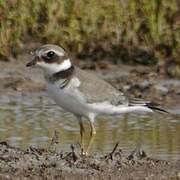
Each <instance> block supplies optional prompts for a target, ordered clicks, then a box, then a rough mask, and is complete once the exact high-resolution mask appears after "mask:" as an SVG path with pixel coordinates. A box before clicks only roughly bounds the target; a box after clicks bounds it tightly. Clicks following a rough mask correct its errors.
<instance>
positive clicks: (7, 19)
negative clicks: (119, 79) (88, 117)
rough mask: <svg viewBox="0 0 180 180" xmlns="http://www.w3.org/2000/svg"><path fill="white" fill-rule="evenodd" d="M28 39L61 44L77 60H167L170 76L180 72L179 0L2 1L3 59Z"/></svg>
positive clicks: (0, 38)
mask: <svg viewBox="0 0 180 180" xmlns="http://www.w3.org/2000/svg"><path fill="white" fill-rule="evenodd" d="M30 42H35V43H36V42H40V43H41V44H43V43H55V44H61V45H62V46H63V47H65V48H67V49H68V50H69V51H70V52H72V53H73V54H74V55H76V57H78V58H80V59H86V58H88V59H92V60H100V59H107V60H111V62H113V63H128V64H129V63H130V64H132V63H141V64H159V65H160V66H161V65H166V66H167V68H170V67H173V68H172V69H173V70H171V69H170V70H169V73H170V75H173V73H174V72H176V71H178V72H179V74H180V68H179V64H180V50H179V49H180V1H179V0H151V1H147V0H111V1H104V0H98V1H97V0H90V1H89V0H52V1H50V0H29V1H24V0H0V56H1V59H6V57H9V56H10V55H16V54H17V53H19V50H21V49H22V47H26V46H27V47H28V44H29V43H30ZM171 71H172V72H171ZM173 76H174V75H173Z"/></svg>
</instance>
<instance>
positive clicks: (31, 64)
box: [26, 56, 38, 67]
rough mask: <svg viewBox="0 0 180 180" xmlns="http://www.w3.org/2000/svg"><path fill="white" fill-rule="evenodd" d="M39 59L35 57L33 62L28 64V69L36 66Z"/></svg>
mask: <svg viewBox="0 0 180 180" xmlns="http://www.w3.org/2000/svg"><path fill="white" fill-rule="evenodd" d="M37 59H38V57H37V56H35V57H34V58H33V60H31V61H30V62H28V63H27V64H26V66H27V67H32V66H35V65H36V63H37Z"/></svg>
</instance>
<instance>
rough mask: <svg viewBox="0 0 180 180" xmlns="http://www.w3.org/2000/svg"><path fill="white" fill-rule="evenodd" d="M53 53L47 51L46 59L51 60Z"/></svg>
mask: <svg viewBox="0 0 180 180" xmlns="http://www.w3.org/2000/svg"><path fill="white" fill-rule="evenodd" d="M54 54H55V53H54V52H53V51H49V52H48V53H47V57H48V58H52V57H53V56H54Z"/></svg>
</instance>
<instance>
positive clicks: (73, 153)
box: [71, 144, 78, 162]
mask: <svg viewBox="0 0 180 180" xmlns="http://www.w3.org/2000/svg"><path fill="white" fill-rule="evenodd" d="M71 150H72V152H71V153H72V158H73V161H74V162H75V161H76V160H77V159H78V156H77V155H76V153H75V147H74V145H73V144H71Z"/></svg>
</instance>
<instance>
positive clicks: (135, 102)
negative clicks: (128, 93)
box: [129, 98, 168, 113]
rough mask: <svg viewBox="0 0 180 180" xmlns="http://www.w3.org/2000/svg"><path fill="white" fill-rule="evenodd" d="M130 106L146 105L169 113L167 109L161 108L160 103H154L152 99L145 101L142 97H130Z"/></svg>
mask: <svg viewBox="0 0 180 180" xmlns="http://www.w3.org/2000/svg"><path fill="white" fill-rule="evenodd" d="M129 106H144V107H148V108H150V109H152V110H155V111H160V112H165V113H168V112H167V111H166V110H165V109H163V108H160V107H159V104H157V103H154V102H151V101H144V100H142V99H137V98H133V99H130V100H129Z"/></svg>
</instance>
